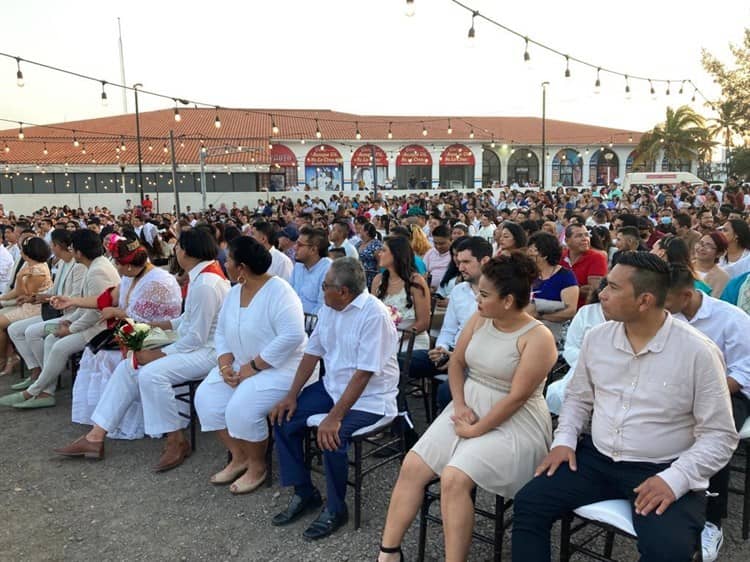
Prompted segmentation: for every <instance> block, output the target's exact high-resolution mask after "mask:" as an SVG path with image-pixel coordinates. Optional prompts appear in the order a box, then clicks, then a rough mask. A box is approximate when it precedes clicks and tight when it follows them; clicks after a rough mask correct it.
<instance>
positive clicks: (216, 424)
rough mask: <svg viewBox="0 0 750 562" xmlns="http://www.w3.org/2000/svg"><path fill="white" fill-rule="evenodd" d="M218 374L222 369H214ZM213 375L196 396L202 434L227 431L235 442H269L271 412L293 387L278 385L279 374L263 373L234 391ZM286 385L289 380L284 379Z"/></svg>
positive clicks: (199, 388)
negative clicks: (276, 380)
mask: <svg viewBox="0 0 750 562" xmlns="http://www.w3.org/2000/svg"><path fill="white" fill-rule="evenodd" d="M214 370H215V371H218V368H217V367H215V368H214ZM216 374H217V373H214V372H212V373H211V374H210V375H209V376H208V377H206V380H204V381H203V382H202V383H201V385H200V386H199V387H198V390H197V391H196V393H195V409H196V411H197V412H198V417H199V418H200V420H201V430H202V431H218V430H220V429H227V430H228V431H229V435H231V436H232V437H234V438H235V439H243V440H245V441H250V442H253V443H257V442H259V441H265V440H266V439H268V422H266V417H267V416H268V412H270V411H271V409H272V408H273V407H274V406H275V405H276V404H277V403H278V402H279V401H280V400H281V399H282V398H284V396H286V394H287V392H289V386H290V385H289V384H283V385H277V384H274V382H275V381H273V379H274V378H277V379H278V378H279V374H278V371H276V372H273V370H270V369H269V370H268V371H263V372H261V373H258V374H257V375H255V376H253V377H250V378H249V379H245V380H244V381H242V382H241V383H240V384H239V386H237V387H235V388H232V387H231V386H229V385H228V384H227V383H225V382H224V380H223V379H221V378H220V375H219V377H216V376H215V375H216ZM283 380H284V382H285V383H286V382H288V381H289V377H284V379H283ZM277 386H279V388H276V387H277Z"/></svg>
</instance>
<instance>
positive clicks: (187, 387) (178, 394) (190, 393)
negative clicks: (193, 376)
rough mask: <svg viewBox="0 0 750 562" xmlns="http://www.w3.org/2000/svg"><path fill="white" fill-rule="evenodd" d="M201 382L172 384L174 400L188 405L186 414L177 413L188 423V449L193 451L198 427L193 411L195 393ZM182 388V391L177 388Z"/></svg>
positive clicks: (195, 413) (196, 415) (196, 414)
mask: <svg viewBox="0 0 750 562" xmlns="http://www.w3.org/2000/svg"><path fill="white" fill-rule="evenodd" d="M202 382H203V379H200V380H195V381H185V382H180V383H177V384H173V385H172V388H174V389H175V395H174V397H175V400H178V401H179V402H182V403H183V404H187V405H188V413H187V414H186V413H185V412H182V411H179V412H178V413H179V415H180V417H183V418H185V419H186V420H188V421H189V422H190V424H189V425H190V449H191V450H192V451H195V447H196V443H197V439H198V438H197V434H196V428H197V426H198V413H197V412H196V411H195V391H196V389H197V388H198V385H199V384H200V383H202ZM181 387H184V388H183V389H182V390H178V389H179V388H181Z"/></svg>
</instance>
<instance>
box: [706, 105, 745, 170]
mask: <svg viewBox="0 0 750 562" xmlns="http://www.w3.org/2000/svg"><path fill="white" fill-rule="evenodd" d="M711 107H712V108H713V110H714V111H715V112H716V113H717V116H716V117H713V118H711V119H709V121H710V125H709V127H708V134H709V135H710V138H712V139H713V138H720V139H722V140H723V141H724V148H725V149H726V150H725V152H724V160H725V162H726V161H727V160H728V159H729V152H730V151H731V149H732V147H733V145H734V143H733V142H732V137H733V136H735V135H744V134H745V133H746V131H747V126H748V123H749V120H748V118H747V107H746V106H744V105H743V104H741V103H740V102H739V101H737V100H729V99H725V100H724V101H721V102H718V103H715V104H712V105H711Z"/></svg>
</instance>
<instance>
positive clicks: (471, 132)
mask: <svg viewBox="0 0 750 562" xmlns="http://www.w3.org/2000/svg"><path fill="white" fill-rule="evenodd" d="M469 138H470V139H473V138H474V129H473V128H472V129H471V131H469Z"/></svg>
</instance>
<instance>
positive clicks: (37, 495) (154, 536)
mask: <svg viewBox="0 0 750 562" xmlns="http://www.w3.org/2000/svg"><path fill="white" fill-rule="evenodd" d="M64 378H65V388H64V389H63V390H61V391H59V393H58V406H57V407H56V408H50V409H46V410H37V411H30V412H23V411H18V410H13V409H11V408H2V409H0V426H2V427H4V428H5V429H4V431H3V434H4V438H3V446H2V454H0V474H1V475H2V476H1V477H0V498H2V499H1V500H0V502H1V503H2V506H3V525H2V527H1V528H0V560H2V561H6V560H7V561H21V560H23V561H26V560H28V561H42V560H98V561H109V560H112V561H119V560H149V561H153V560H179V561H193V560H211V561H221V560H264V561H265V560H300V561H307V560H310V561H312V560H328V561H338V560H367V559H370V560H374V559H375V556H376V554H377V545H378V543H379V538H380V537H379V533H380V530H381V527H382V524H383V520H384V517H385V512H386V508H387V502H388V497H389V494H390V490H391V487H392V485H393V482H394V481H395V477H396V472H397V470H396V468H397V467H396V466H389V467H385V468H383V469H381V470H380V471H378V472H376V473H375V474H373V475H372V476H371V478H370V479H369V481H367V482H366V483H365V488H364V490H363V496H364V498H365V500H364V509H363V524H362V528H361V529H360V530H358V531H354V530H353V528H352V524H351V523H350V524H349V525H348V526H347V527H345V528H344V529H342V530H340V531H339V532H337V533H336V534H334V535H333V536H331V537H329V538H328V539H326V540H324V541H321V542H318V543H308V542H306V541H304V540H303V539H302V537H301V534H302V531H304V529H305V528H306V526H307V524H308V523H309V520H310V519H312V518H313V516H310V517H308V518H306V519H304V520H302V521H299V522H297V523H296V524H294V525H292V526H290V527H287V528H283V529H280V528H276V527H273V526H272V525H271V524H270V518H271V517H272V516H273V515H274V514H275V513H276V512H277V511H279V510H280V509H282V508H283V507H284V506H285V505H286V502H287V499H288V491H287V490H281V489H280V488H279V487H278V474H276V475H275V476H274V485H273V486H272V487H263V488H261V489H260V490H259V491H257V492H255V493H253V494H251V495H249V496H242V497H233V496H232V495H231V494H230V493H229V491H228V489H227V488H224V487H213V486H211V485H210V484H209V483H208V478H209V476H210V475H211V474H212V473H213V472H214V471H216V470H218V469H220V468H221V466H222V461H223V460H225V458H226V457H225V453H224V452H223V451H222V449H221V447H220V446H219V445H218V443H217V442H216V441H215V440H214V439H213V438H212V437H211V436H206V435H200V436H199V440H198V449H197V451H196V452H195V454H194V455H193V456H192V457H190V458H189V459H188V460H187V461H186V462H185V464H183V465H182V466H181V467H179V468H177V469H175V470H173V471H171V472H167V473H164V474H154V473H152V472H151V470H150V467H151V465H152V464H155V463H156V461H157V459H158V456H159V453H160V451H161V443H160V442H159V441H157V440H153V439H144V440H140V441H112V442H108V443H107V451H106V452H107V456H106V459H105V460H104V461H103V462H95V461H85V460H82V459H62V458H59V457H56V456H55V455H54V454H53V453H52V448H54V447H57V446H62V445H64V444H67V443H68V442H70V441H71V440H73V439H75V438H76V437H78V436H80V435H81V434H82V433H83V432H84V428H82V427H80V426H75V425H73V424H72V423H71V422H70V383H69V379H68V378H67V377H64ZM17 380H18V379H17V377H16V376H13V377H5V378H4V379H0V393H2V394H3V395H4V394H5V393H7V392H8V386H9V385H10V384H12V383H14V382H16V381H17ZM414 410H415V411H418V410H419V406H418V404H417V403H415V404H414ZM317 479H318V480H317V481H318V483H319V485H320V486H321V490H324V482H323V480H322V478H321V477H320V476H318V477H317ZM738 483H739V482H738ZM349 497H350V500H351V497H352V496H351V495H350V496H349ZM488 501H490V502H491V498H489V497H487V496H486V495H483V494H480V497H479V502H480V503H487V502H488ZM435 508H437V505H435ZM730 510H731V514H732V515H731V518H730V520H729V521H728V522H727V524H726V526H725V541H724V548H723V549H722V556H721V558H720V559H721V560H733V561H737V562H740V561H742V562H745V561H747V560H749V559H750V541H748V542H747V543H744V542H743V541H742V539H741V535H740V529H739V525H740V520H741V514H742V505H741V498H739V497H738V496H734V495H733V496H732V497H731V499H730ZM350 512H351V504H350ZM478 528H486V525H484V524H482V523H478ZM556 530H557V528H556ZM416 541H417V525H416V524H415V525H413V526H412V528H411V530H410V531H409V534H408V535H407V538H406V541H405V543H404V550H405V553H406V555H407V560H409V559H415V558H416V552H417V547H416ZM509 545H510V539H509V536H508V535H507V534H506V536H505V541H504V556H507V558H506V559H508V560H509V559H510V558H509ZM442 551H443V550H442V535H441V533H440V532H439V529H438V528H437V527H436V526H435V525H431V526H430V530H429V534H428V547H427V559H428V560H441V559H442ZM553 556H555V557H556V556H557V551H556V547H555V552H554V553H553ZM615 557H616V558H617V559H618V560H636V559H637V555H636V551H635V549H634V547H633V544H632V541H628V540H623V539H619V540H618V541H617V542H616V547H615ZM491 558H492V551H491V548H490V547H489V546H487V545H483V544H479V543H477V542H475V543H474V545H473V547H472V551H471V560H490V559H491Z"/></svg>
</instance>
